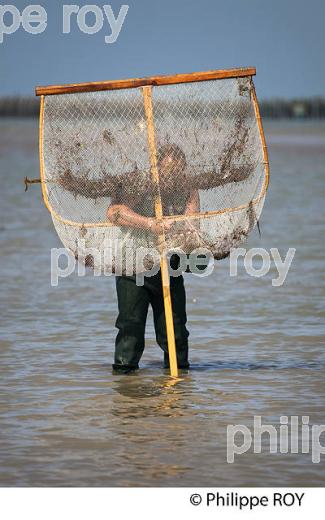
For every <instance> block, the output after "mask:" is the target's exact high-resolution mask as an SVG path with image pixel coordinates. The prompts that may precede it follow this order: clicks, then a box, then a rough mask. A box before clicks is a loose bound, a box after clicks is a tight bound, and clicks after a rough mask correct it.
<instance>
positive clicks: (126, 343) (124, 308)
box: [113, 271, 189, 372]
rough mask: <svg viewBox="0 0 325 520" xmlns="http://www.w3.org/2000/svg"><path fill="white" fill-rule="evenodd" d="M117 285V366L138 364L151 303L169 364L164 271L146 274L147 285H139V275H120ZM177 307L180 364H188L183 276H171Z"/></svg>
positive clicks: (124, 367) (127, 367) (128, 367)
mask: <svg viewBox="0 0 325 520" xmlns="http://www.w3.org/2000/svg"><path fill="white" fill-rule="evenodd" d="M116 289H117V298H118V309H119V314H118V318H117V320H116V327H117V328H118V329H119V332H118V335H117V337H116V342H115V358H114V364H113V369H114V370H118V371H122V372H129V371H130V370H134V369H136V368H138V366H139V361H140V358H141V356H142V353H143V350H144V335H145V326H146V319H147V314H148V308H149V304H151V306H152V309H153V316H154V326H155V332H156V340H157V343H158V345H159V346H160V347H161V348H162V350H163V351H164V366H165V367H166V368H168V367H169V359H168V345H167V335H166V322H165V312H164V301H163V292H162V283H161V274H160V271H159V272H158V273H157V274H156V275H155V276H152V277H146V276H145V277H144V285H143V286H137V285H136V277H135V276H117V277H116ZM170 291H171V299H172V307H173V319H174V329H175V341H176V353H177V364H178V367H179V368H188V367H189V363H188V336H189V333H188V330H187V328H186V321H187V318H186V296H185V288H184V279H183V277H182V276H178V277H171V278H170Z"/></svg>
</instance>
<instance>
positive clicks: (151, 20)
mask: <svg viewBox="0 0 325 520" xmlns="http://www.w3.org/2000/svg"><path fill="white" fill-rule="evenodd" d="M37 2H38V3H39V4H40V5H42V6H43V7H44V8H45V9H46V12H47V16H48V25H47V28H46V30H45V32H44V33H42V34H38V35H30V34H28V33H26V32H25V31H24V29H22V28H20V29H19V30H18V31H17V32H15V33H14V34H11V35H4V42H3V43H2V44H1V43H0V95H15V94H23V95H33V93H34V87H35V85H47V84H58V83H59V84H61V83H77V82H81V81H96V80H106V79H119V78H127V77H139V76H148V75H153V74H172V73H178V72H193V71H200V70H208V69H222V68H232V67H246V66H251V65H252V66H256V68H257V77H256V79H255V84H256V87H257V92H258V95H259V97H260V98H262V99H265V98H270V97H287V98H288V97H299V96H315V95H325V67H324V63H325V60H324V52H325V30H324V24H325V1H324V0H308V1H307V0H201V1H198V0H163V1H162V0H123V2H125V4H127V5H129V11H128V13H127V15H126V18H125V21H124V24H123V26H122V29H121V32H120V35H119V37H118V39H117V41H116V42H115V43H113V44H106V43H105V36H107V35H109V34H110V33H111V29H110V26H109V23H108V21H107V19H106V18H105V17H104V25H103V28H102V30H100V31H99V32H98V33H97V34H93V35H87V34H84V33H82V32H81V31H80V30H79V28H78V26H77V21H76V16H75V15H74V16H73V17H72V19H71V20H72V21H71V33H70V34H65V35H64V34H62V18H63V14H62V11H63V7H62V6H63V4H67V5H68V4H77V5H79V6H80V7H82V6H84V5H89V4H96V5H97V6H98V7H101V8H102V6H103V5H105V4H106V5H108V4H111V5H112V8H113V11H114V14H115V15H116V16H117V14H118V13H119V10H120V7H121V5H122V4H123V2H120V1H116V0H113V1H112V0H110V1H109V0H106V1H105V0H101V1H99V0H91V1H90V0H88V1H84V0H73V1H69V0H64V1H62V0H57V1H53V0H51V1H50V0H43V1H42V0H37ZM7 3H8V4H9V3H10V4H11V5H15V6H16V7H17V8H18V9H19V10H20V11H21V12H22V11H23V9H24V7H26V6H27V5H29V4H30V3H36V2H35V0H33V2H28V1H25V0H20V1H17V0H16V1H14V0H8V2H7ZM2 5H3V4H2ZM87 20H88V22H87V23H89V24H91V23H94V17H91V16H89V18H87ZM5 22H6V23H7V24H9V23H11V18H10V16H9V17H8V16H7V17H6V18H5Z"/></svg>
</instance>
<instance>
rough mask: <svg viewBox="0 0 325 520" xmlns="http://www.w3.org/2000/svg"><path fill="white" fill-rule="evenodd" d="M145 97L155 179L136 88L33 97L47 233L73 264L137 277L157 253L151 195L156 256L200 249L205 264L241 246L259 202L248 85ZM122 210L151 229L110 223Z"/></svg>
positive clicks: (178, 88)
mask: <svg viewBox="0 0 325 520" xmlns="http://www.w3.org/2000/svg"><path fill="white" fill-rule="evenodd" d="M145 88H146V87H145ZM150 88H151V87H150ZM151 96H152V109H153V125H154V143H155V150H156V157H155V159H156V161H157V170H158V177H159V180H158V181H157V179H155V178H154V175H153V164H152V149H150V146H149V144H148V131H149V133H150V129H148V125H149V123H148V114H147V113H146V110H145V103H144V96H143V89H142V87H139V88H128V89H123V90H110V91H103V92H84V93H74V94H63V95H62V94H61V95H50V96H46V97H45V98H44V112H43V120H42V121H41V124H42V129H43V135H42V149H41V161H42V167H43V168H42V170H43V193H44V196H45V198H46V199H47V204H48V207H49V209H50V211H51V214H52V218H53V222H54V225H55V228H56V230H57V232H58V234H59V236H60V238H61V240H62V242H63V244H64V246H65V247H67V248H68V249H69V250H70V251H71V252H72V253H73V254H74V255H75V257H76V258H78V259H79V260H81V261H83V262H84V263H85V264H86V265H89V266H91V267H94V268H95V269H99V270H102V271H103V270H104V271H105V272H115V273H117V274H122V273H127V274H131V273H136V272H138V271H141V270H144V269H148V268H150V266H151V265H152V262H153V258H154V251H158V255H159V254H160V253H161V252H162V243H161V241H162V236H161V233H158V232H157V231H156V227H155V226H154V225H152V222H154V219H155V214H156V213H155V212H156V211H157V207H156V204H157V199H158V200H159V201H160V203H161V208H162V214H163V217H162V220H163V222H164V223H165V231H164V236H163V242H164V244H163V248H164V251H165V252H166V251H167V252H168V251H173V252H175V251H182V252H184V253H186V254H187V255H189V254H190V253H191V252H193V251H197V250H198V249H200V248H201V249H204V250H208V251H209V252H210V253H211V254H212V255H213V257H214V258H215V259H221V258H224V257H225V256H227V255H228V254H229V251H230V250H231V248H233V247H237V246H238V245H240V244H241V243H242V242H243V241H244V240H245V239H246V238H247V236H248V235H249V233H250V231H251V230H252V229H253V228H254V226H255V225H256V223H257V222H258V220H259V217H260V214H261V211H262V207H263V204H264V199H265V193H266V188H267V168H266V163H265V150H264V153H263V137H262V134H261V128H260V126H259V124H258V113H257V109H256V98H255V97H254V96H255V91H254V86H253V82H252V79H251V77H242V78H231V79H217V80H210V81H197V82H190V83H182V84H174V85H165V86H157V87H152V88H151ZM110 209H111V211H110ZM128 209H130V210H132V212H134V213H136V214H138V215H141V216H142V217H145V218H146V219H148V222H149V221H150V225H142V226H141V225H139V224H137V225H136V226H135V225H134V224H133V223H132V222H131V223H126V224H125V223H123V224H121V220H120V219H119V217H121V215H122V220H123V212H124V211H125V210H126V211H127V210H128ZM113 210H114V211H113ZM143 222H144V220H143ZM139 251H140V252H141V254H139V255H138V256H139V258H141V261H140V263H139V261H138V260H139V259H138V257H137V254H138V252H139ZM145 251H147V253H145Z"/></svg>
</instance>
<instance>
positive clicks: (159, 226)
mask: <svg viewBox="0 0 325 520" xmlns="http://www.w3.org/2000/svg"><path fill="white" fill-rule="evenodd" d="M171 227H172V222H168V221H166V220H163V221H159V222H158V221H157V220H156V219H154V218H150V219H149V230H150V231H152V233H154V234H156V235H161V234H162V233H166V232H168V231H169V230H170V228H171Z"/></svg>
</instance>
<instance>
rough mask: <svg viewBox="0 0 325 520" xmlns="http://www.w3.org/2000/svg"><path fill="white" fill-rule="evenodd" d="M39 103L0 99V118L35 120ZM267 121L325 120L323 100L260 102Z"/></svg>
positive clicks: (21, 98) (29, 100)
mask: <svg viewBox="0 0 325 520" xmlns="http://www.w3.org/2000/svg"><path fill="white" fill-rule="evenodd" d="M39 105H40V101H39V99H38V98H33V97H18V96H15V97H0V118H5V117H20V118H36V117H38V115H39ZM260 109H261V114H262V117H264V118H267V119H284V118H285V119H325V98H319V97H317V98H316V97H315V98H306V99H292V100H284V99H271V100H264V101H261V102H260Z"/></svg>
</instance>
